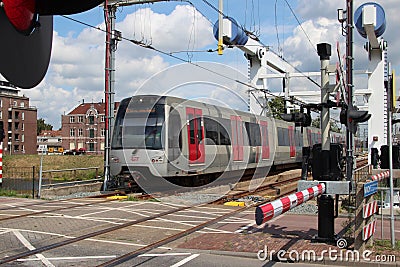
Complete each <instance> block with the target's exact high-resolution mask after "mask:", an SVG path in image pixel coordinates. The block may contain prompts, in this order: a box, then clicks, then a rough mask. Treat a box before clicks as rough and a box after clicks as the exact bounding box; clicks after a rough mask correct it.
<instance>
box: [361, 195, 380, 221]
mask: <svg viewBox="0 0 400 267" xmlns="http://www.w3.org/2000/svg"><path fill="white" fill-rule="evenodd" d="M377 211H378V201H376V200H375V201H372V202H370V203H368V204H366V205H364V206H363V218H364V219H367V218H368V217H371V216H372V215H374V214H375V213H376V212H377Z"/></svg>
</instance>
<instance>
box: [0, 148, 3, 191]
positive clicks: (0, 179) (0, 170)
mask: <svg viewBox="0 0 400 267" xmlns="http://www.w3.org/2000/svg"><path fill="white" fill-rule="evenodd" d="M2 185H3V142H0V186H2Z"/></svg>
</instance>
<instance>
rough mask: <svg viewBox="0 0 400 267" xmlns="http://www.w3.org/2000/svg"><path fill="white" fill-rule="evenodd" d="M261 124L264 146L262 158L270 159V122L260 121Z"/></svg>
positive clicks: (262, 143) (262, 144)
mask: <svg viewBox="0 0 400 267" xmlns="http://www.w3.org/2000/svg"><path fill="white" fill-rule="evenodd" d="M260 126H261V138H262V139H261V146H262V151H261V154H262V156H261V157H262V159H269V157H270V150H269V140H268V122H266V121H260Z"/></svg>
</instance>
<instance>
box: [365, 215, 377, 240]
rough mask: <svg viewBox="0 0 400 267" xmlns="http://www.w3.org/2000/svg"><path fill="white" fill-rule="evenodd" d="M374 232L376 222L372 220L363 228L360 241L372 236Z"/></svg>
mask: <svg viewBox="0 0 400 267" xmlns="http://www.w3.org/2000/svg"><path fill="white" fill-rule="evenodd" d="M375 230H376V220H373V221H372V222H370V223H369V224H367V225H366V226H364V228H363V232H362V239H363V240H364V241H365V240H367V239H368V238H370V237H371V236H373V235H374V233H375Z"/></svg>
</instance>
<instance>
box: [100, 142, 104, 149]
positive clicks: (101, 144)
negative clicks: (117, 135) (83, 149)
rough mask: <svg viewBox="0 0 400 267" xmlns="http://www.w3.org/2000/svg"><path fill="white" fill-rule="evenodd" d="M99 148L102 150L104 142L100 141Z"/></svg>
mask: <svg viewBox="0 0 400 267" xmlns="http://www.w3.org/2000/svg"><path fill="white" fill-rule="evenodd" d="M100 150H104V142H101V143H100Z"/></svg>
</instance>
